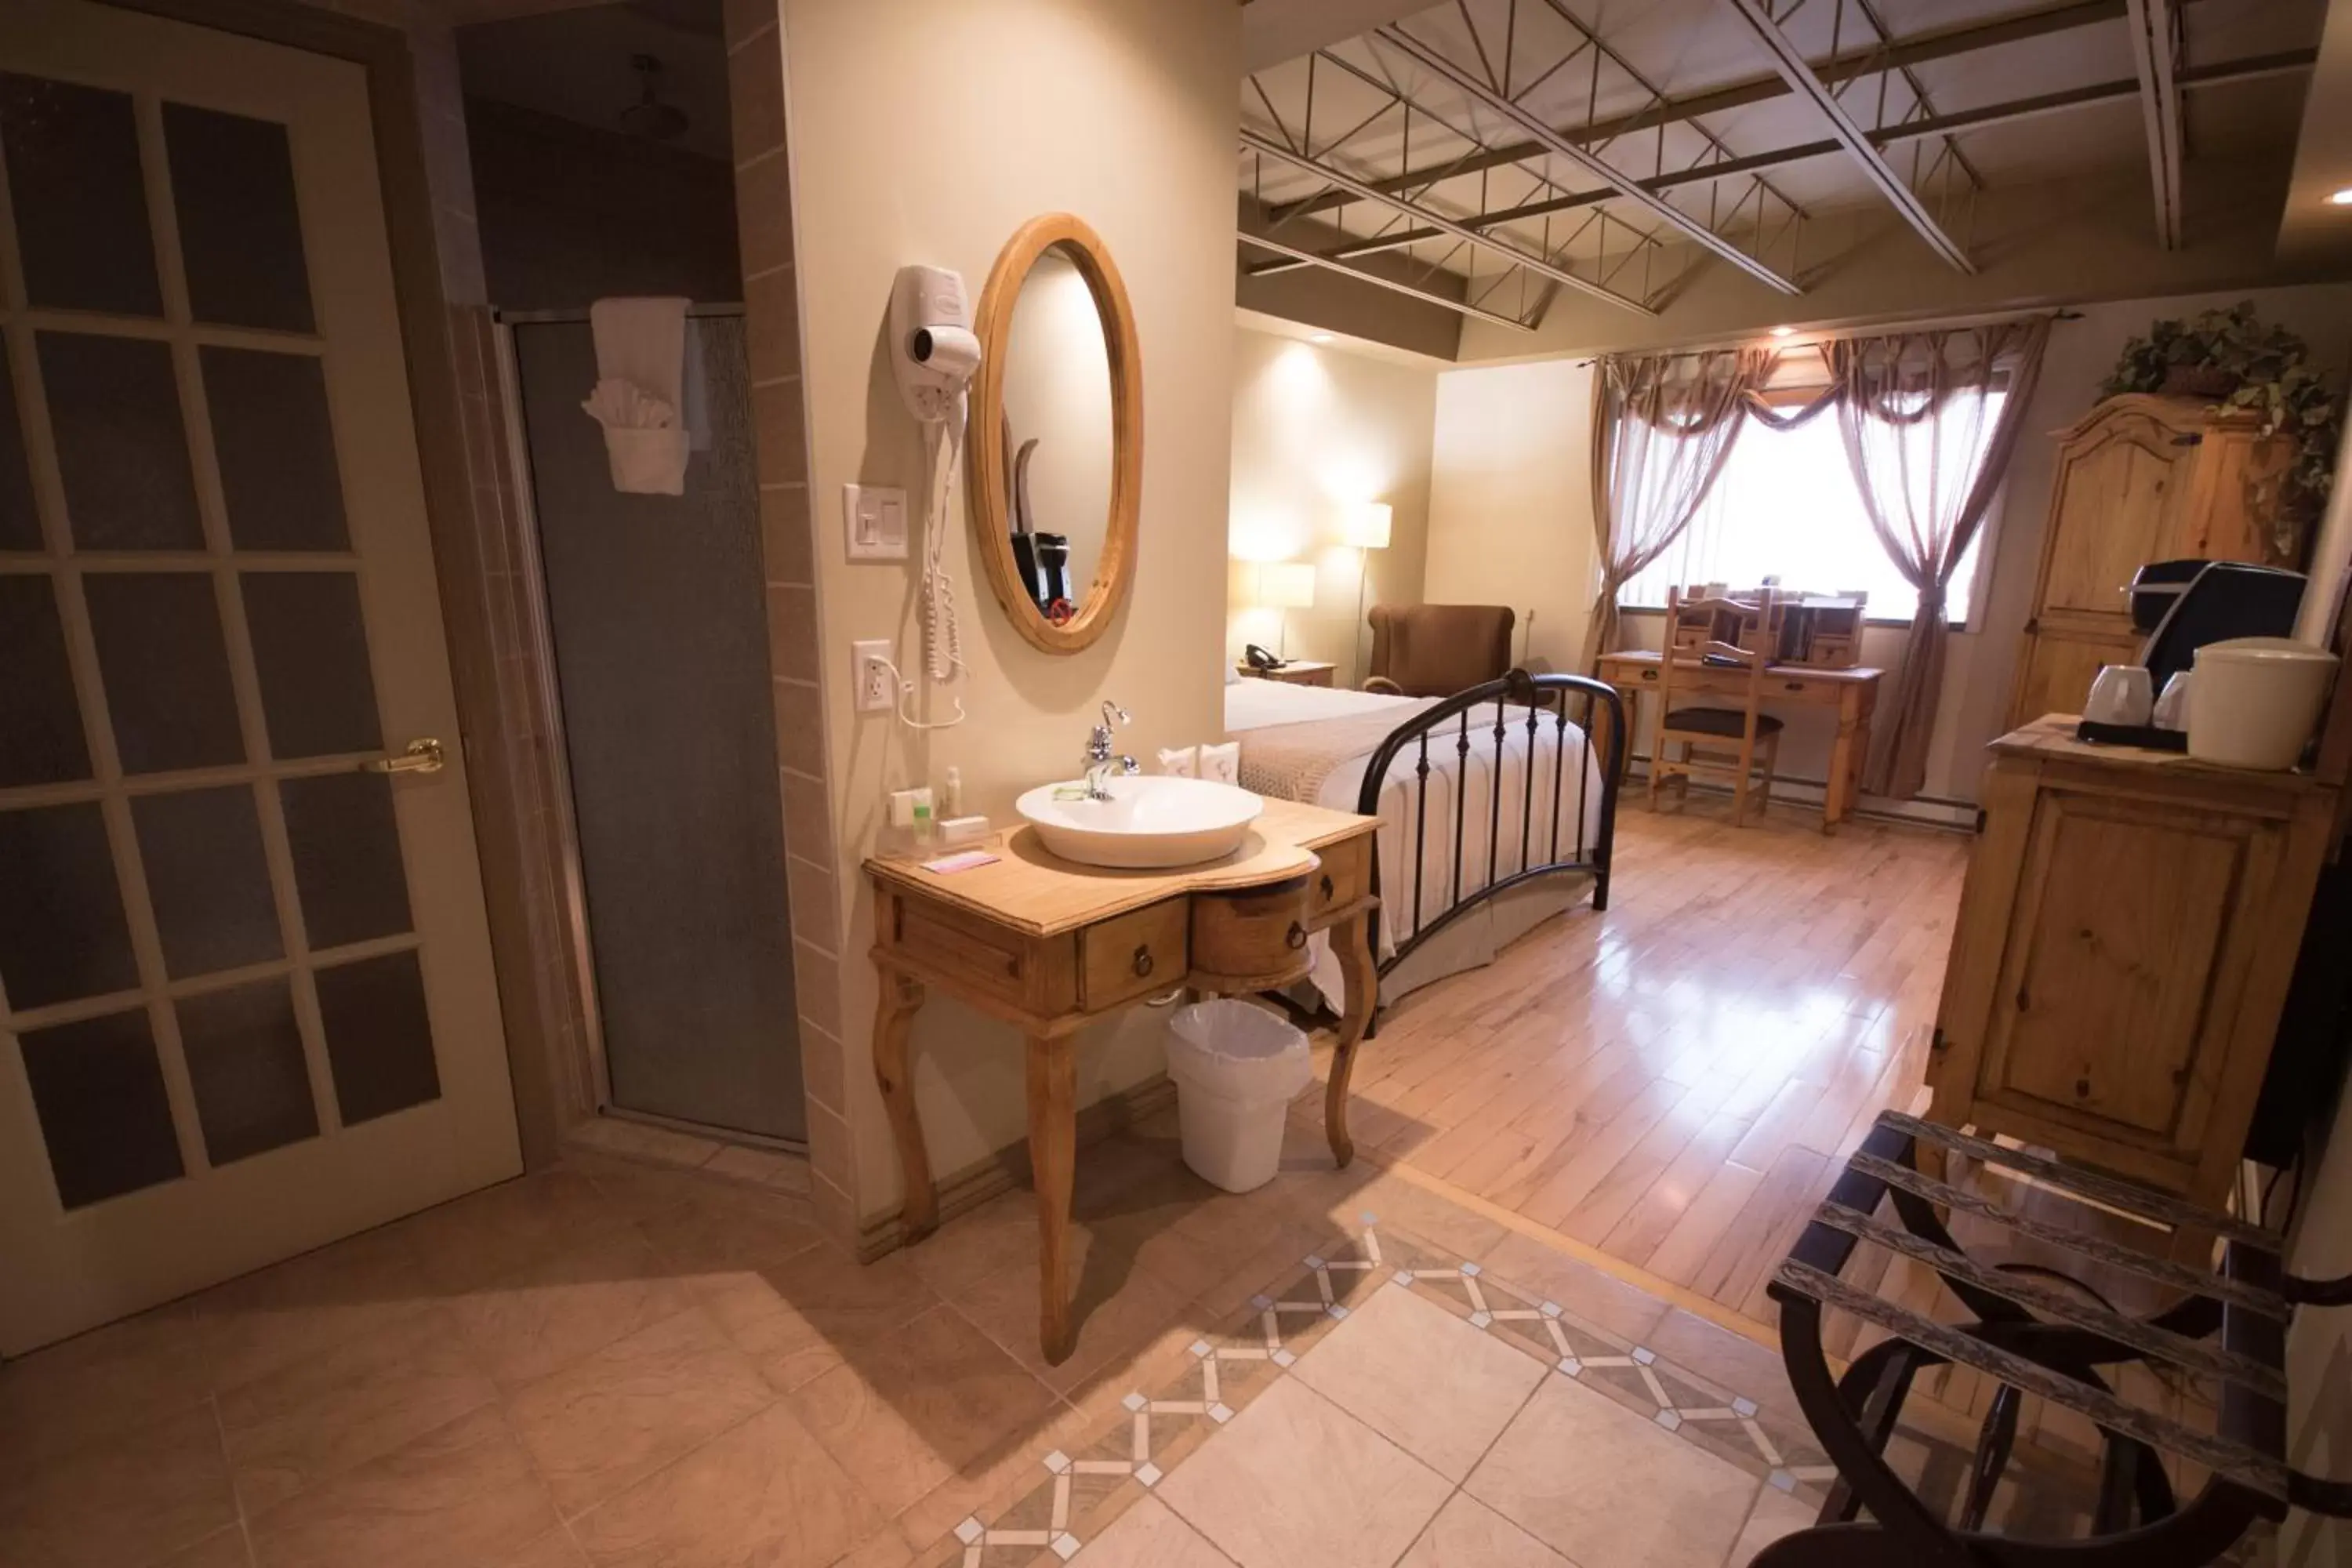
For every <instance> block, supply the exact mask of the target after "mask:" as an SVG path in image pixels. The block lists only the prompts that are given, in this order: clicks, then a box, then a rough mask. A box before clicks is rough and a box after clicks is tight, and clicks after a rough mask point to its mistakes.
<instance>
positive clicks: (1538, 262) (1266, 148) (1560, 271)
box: [1241, 125, 1657, 316]
mask: <svg viewBox="0 0 2352 1568" xmlns="http://www.w3.org/2000/svg"><path fill="white" fill-rule="evenodd" d="M1241 144H1242V145H1243V146H1244V147H1246V148H1248V149H1249V150H1250V151H1252V152H1254V153H1261V154H1263V155H1265V157H1268V158H1275V159H1278V160H1280V161H1281V162H1283V163H1288V164H1290V165H1291V166H1292V167H1293V168H1296V169H1298V170H1300V171H1302V172H1303V173H1306V174H1312V175H1314V176H1315V177H1316V178H1317V179H1319V180H1323V181H1325V182H1327V183H1328V184H1332V185H1335V186H1337V187H1338V188H1339V189H1340V190H1343V191H1348V192H1351V193H1352V194H1354V195H1359V196H1362V197H1364V198H1365V199H1366V200H1368V201H1375V202H1378V203H1380V204H1381V205H1383V206H1386V207H1390V208H1392V209H1394V210H1395V211H1396V212H1398V213H1399V214H1401V215H1402V216H1406V217H1409V218H1412V219H1413V220H1414V221H1416V222H1418V223H1420V224H1421V225H1422V226H1423V227H1425V228H1427V229H1429V230H1430V231H1431V235H1432V237H1436V236H1441V235H1451V236H1452V237H1454V238H1455V239H1458V240H1462V241H1465V242H1466V243H1468V244H1471V245H1475V246H1476V247H1479V248H1480V249H1482V250H1489V251H1492V252H1494V253H1495V254H1496V255H1497V256H1500V257H1502V258H1505V259H1506V260H1509V261H1513V262H1516V263H1517V264H1518V265H1519V266H1521V267H1524V268H1527V269H1528V271H1530V272H1535V273H1538V274H1540V275H1541V276H1543V277H1546V278H1549V279H1551V280H1552V281H1553V282H1555V283H1559V284H1563V285H1565V286H1566V287H1568V288H1570V289H1576V290H1577V291H1578V292H1579V293H1583V294H1590V295H1591V296H1592V297H1593V298H1594V299H1596V300H1607V301H1608V302H1609V303H1610V304H1612V305H1616V306H1619V307H1621V308H1622V309H1624V310H1634V311H1638V312H1639V313H1641V314H1642V315H1644V316H1654V315H1656V314H1657V312H1656V311H1655V310H1652V309H1650V307H1648V306H1647V305H1644V304H1643V303H1642V302H1641V301H1640V300H1633V299H1628V298H1627V297H1626V296H1624V295H1622V294H1620V293H1617V292H1616V291H1615V290H1613V289H1606V288H1603V287H1602V286H1601V285H1600V284H1598V283H1595V282H1593V281H1592V280H1591V279H1589V278H1585V277H1582V276H1580V274H1578V273H1576V272H1573V271H1571V270H1570V269H1569V268H1566V267H1563V266H1561V265H1560V264H1559V262H1556V261H1554V260H1552V259H1551V258H1549V257H1545V256H1538V255H1537V254H1536V253H1534V252H1533V251H1529V250H1525V249H1522V248H1521V247H1518V246H1517V245H1514V244H1512V243H1511V242H1510V241H1508V240H1506V239H1498V238H1496V237H1495V236H1493V235H1491V234H1482V233H1480V232H1479V231H1478V230H1477V229H1475V228H1473V227H1471V226H1469V225H1468V224H1466V223H1463V222H1460V221H1458V220H1456V219H1454V218H1450V217H1447V216H1445V215H1444V214H1443V213H1440V212H1436V211H1433V209H1431V208H1429V207H1425V206H1423V205H1421V204H1420V203H1418V202H1416V201H1413V200H1412V199H1411V198H1409V197H1406V196H1402V195H1393V194H1391V193H1387V192H1382V191H1377V190H1374V189H1373V188H1372V187H1371V185H1370V184H1369V183H1367V182H1366V181H1364V180H1362V179H1360V178H1358V177H1357V176H1356V175H1354V174H1349V173H1348V171H1346V170H1345V169H1341V168H1338V167H1335V166H1334V165H1332V164H1329V163H1324V162H1323V161H1322V160H1320V159H1318V158H1310V157H1308V156H1307V155H1306V154H1305V153H1296V152H1293V151H1292V150H1291V149H1289V148H1287V147H1286V146H1284V145H1283V144H1282V143H1280V142H1276V141H1274V140H1273V139H1272V138H1270V137H1266V136H1262V135H1260V134H1259V133H1258V132H1255V131H1252V130H1251V129H1250V128H1249V127H1248V126H1246V125H1244V126H1243V127H1242V129H1241ZM1253 239H1255V237H1253ZM1276 248H1286V247H1276ZM1286 253H1287V250H1286ZM1310 254H1311V253H1310Z"/></svg>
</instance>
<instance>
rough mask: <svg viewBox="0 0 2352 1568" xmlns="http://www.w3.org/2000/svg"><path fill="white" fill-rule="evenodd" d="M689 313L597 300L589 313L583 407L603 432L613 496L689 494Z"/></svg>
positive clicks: (676, 307) (674, 303)
mask: <svg viewBox="0 0 2352 1568" xmlns="http://www.w3.org/2000/svg"><path fill="white" fill-rule="evenodd" d="M686 307H687V301H686V300H683V299H678V298H674V297H672V298H662V299H625V300H597V301H596V302H595V303H593V304H592V305H590V306H589V307H588V330H589V331H590V333H591V334H592V335H593V337H594V338H595V341H596V377H597V381H596V386H595V390H594V392H593V394H592V395H590V397H589V399H588V401H587V402H585V403H583V404H582V405H581V406H582V407H583V408H584V409H586V410H587V411H588V414H589V416H591V417H593V419H595V421H596V422H597V423H598V424H600V425H602V426H604V455H605V458H606V459H607V461H608V462H609V463H610V464H611V466H612V473H613V488H614V489H618V490H624V491H627V492H629V493H632V494H638V495H670V496H675V495H683V494H685V493H686V462H687V455H688V447H689V437H688V430H687V428H686V426H685V424H684V421H683V419H682V413H683V411H684V409H685V408H686V398H685V385H684V384H685V373H686V359H687V344H686V334H687V325H686ZM698 357H699V356H698Z"/></svg>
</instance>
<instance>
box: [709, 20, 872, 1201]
mask: <svg viewBox="0 0 2352 1568" xmlns="http://www.w3.org/2000/svg"><path fill="white" fill-rule="evenodd" d="M726 17H727V61H728V70H727V90H728V94H729V99H730V103H731V106H732V109H733V114H734V122H735V126H734V129H735V223H736V230H737V236H738V238H739V241H740V245H741V247H742V253H743V296H744V298H743V304H744V311H745V315H746V318H747V330H748V331H749V333H750V338H751V417H752V428H753V431H754V433H755V436H756V438H757V441H758V464H759V470H760V535H761V548H762V552H763V554H764V556H765V561H766V572H767V584H768V637H769V649H770V672H771V674H772V676H773V677H774V681H775V700H776V757H777V762H778V763H779V764H780V771H779V774H778V778H777V787H778V788H779V789H780V790H781V791H782V795H783V810H784V848H785V868H784V869H785V875H786V877H787V878H788V879H789V880H790V882H791V885H792V906H793V979H794V982H795V986H796V989H797V991H798V994H799V999H800V1010H801V1016H800V1026H801V1070H802V1073H803V1078H804V1079H805V1081H806V1083H807V1089H808V1120H809V1137H808V1142H809V1163H810V1164H811V1166H812V1167H813V1173H812V1179H811V1182H810V1191H811V1193H812V1194H813V1197H814V1203H815V1205H816V1211H817V1214H818V1215H819V1217H820V1219H821V1220H822V1221H823V1223H824V1226H825V1228H826V1229H828V1230H829V1231H831V1232H832V1233H833V1234H834V1235H835V1236H836V1237H840V1238H841V1239H843V1240H844V1241H854V1239H855V1237H856V1206H855V1205H854V1204H853V1203H852V1202H851V1200H850V1193H851V1191H852V1190H853V1187H854V1184H855V1178H854V1176H853V1174H852V1171H853V1168H854V1167H853V1163H852V1160H851V1151H850V1141H849V1123H848V1120H847V1117H846V1114H845V1105H846V1103H847V1102H846V1100H845V1095H844V1086H843V1081H842V1073H843V1047H842V1036H843V1027H842V1018H841V957H840V955H841V952H842V942H843V934H842V932H841V931H840V928H839V923H838V914H837V911H838V910H839V909H840V900H839V896H838V894H837V892H836V889H835V881H834V877H835V873H834V867H835V864H836V860H835V853H834V826H833V816H832V805H831V799H832V795H831V791H830V789H829V788H828V786H827V784H826V780H827V777H828V773H827V760H826V756H825V743H824V705H823V704H822V703H821V702H820V701H819V700H818V696H819V689H818V684H817V683H818V680H819V679H820V672H819V661H818V658H817V640H818V628H817V602H816V570H815V552H814V539H813V536H812V534H811V527H812V507H811V504H810V497H809V486H808V428H807V421H806V419H805V418H804V416H803V405H802V398H801V339H800V294H799V289H798V286H797V279H796V276H795V273H794V271H793V209H792V168H791V161H790V159H789V158H788V157H787V155H786V153H785V150H784V68H783V54H782V38H781V31H780V28H779V26H778V21H777V12H776V0H728V5H727V9H726Z"/></svg>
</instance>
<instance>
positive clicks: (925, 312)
mask: <svg viewBox="0 0 2352 1568" xmlns="http://www.w3.org/2000/svg"><path fill="white" fill-rule="evenodd" d="M890 347H891V354H890V364H891V368H892V369H893V370H895V371H896V372H897V373H898V395H900V396H902V397H904V398H905V399H906V400H907V408H908V412H909V413H911V414H913V415H914V416H915V417H916V418H917V419H919V420H921V421H922V422H923V423H924V424H926V425H936V424H938V423H939V422H940V420H942V419H946V418H948V417H949V416H951V415H953V414H954V413H955V411H956V404H957V403H958V401H959V400H960V399H961V398H962V396H963V389H964V384H965V383H966V382H968V381H970V380H971V373H972V372H973V371H974V370H976V369H978V368H979V366H980V340H979V339H978V338H975V337H973V336H972V335H971V305H970V304H969V303H968V302H967V301H966V300H965V299H964V292H963V279H962V278H961V277H960V276H959V275H957V274H956V273H953V272H950V271H948V270H947V269H946V268H941V267H901V268H898V281H897V283H896V284H894V285H893V286H892V288H891V289H890Z"/></svg>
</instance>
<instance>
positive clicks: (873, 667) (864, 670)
mask: <svg viewBox="0 0 2352 1568" xmlns="http://www.w3.org/2000/svg"><path fill="white" fill-rule="evenodd" d="M893 662H894V661H893V660H892V658H891V657H890V642H889V639H888V638H887V637H877V638H875V639H874V640H873V641H870V642H854V643H851V644H850V645H849V668H850V669H851V671H852V672H853V679H856V682H857V710H858V711H859V712H860V713H879V712H883V711H885V710H888V709H891V708H895V707H897V706H898V678H897V677H896V676H894V675H893V674H891V672H890V667H891V665H892V663H893Z"/></svg>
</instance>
